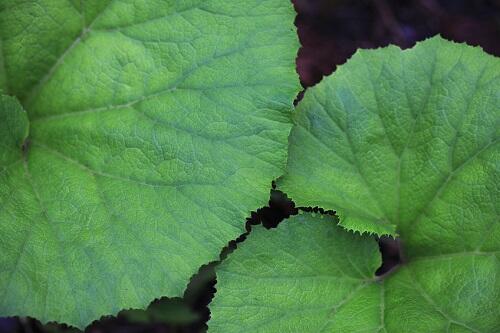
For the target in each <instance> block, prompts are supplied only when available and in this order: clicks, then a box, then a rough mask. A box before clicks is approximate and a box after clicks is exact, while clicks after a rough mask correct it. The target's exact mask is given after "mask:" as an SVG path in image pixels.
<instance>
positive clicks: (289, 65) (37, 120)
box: [0, 0, 299, 327]
mask: <svg viewBox="0 0 500 333" xmlns="http://www.w3.org/2000/svg"><path fill="white" fill-rule="evenodd" d="M293 20H294V11H293V8H292V5H291V3H289V1H287V0H264V1H260V0H259V1H257V0H244V1H237V0H235V1H225V0H208V1H201V0H190V1H167V0H161V1H160V0H151V1H150V0H147V1H143V0H114V1H109V0H108V1H101V0H88V1H73V0H70V1H68V0H30V1H19V0H2V1H1V2H0V43H1V50H2V53H1V56H0V78H1V79H0V90H3V92H4V93H5V94H7V95H13V96H17V97H18V99H19V100H20V102H21V104H22V105H23V107H24V109H25V110H26V112H27V114H28V118H29V121H30V124H29V137H27V138H26V134H27V127H22V126H23V123H24V125H26V126H27V122H26V119H24V121H23V120H22V119H21V118H22V117H23V115H24V117H25V114H24V113H23V111H22V110H21V109H20V106H19V105H18V104H16V102H15V101H14V100H13V99H12V98H11V97H2V99H1V105H0V120H1V121H2V124H1V125H0V142H2V149H7V150H8V152H7V153H4V151H2V152H1V155H0V158H1V160H0V163H1V164H0V165H1V169H0V221H1V223H0V234H1V235H2V240H1V241H0V253H1V256H0V315H30V316H35V317H37V318H39V319H41V320H42V321H47V320H56V321H61V322H65V323H70V324H72V325H76V326H78V327H83V326H85V325H86V324H87V323H89V322H90V321H92V320H94V319H97V318H99V317H100V316H101V315H104V314H110V313H116V312H117V311H119V310H120V309H122V308H129V307H143V306H145V305H146V304H147V303H149V302H150V301H151V300H152V299H154V298H155V297H158V296H164V295H166V296H180V295H182V292H183V290H184V288H185V286H186V285H187V283H188V281H189V278H190V277H191V275H192V274H193V273H195V272H196V271H197V269H198V267H199V266H200V265H201V264H203V263H206V262H208V261H211V260H214V259H216V258H218V254H219V251H220V249H221V248H222V247H223V246H224V245H225V244H227V242H228V241H229V240H231V239H234V238H236V237H237V236H238V235H239V234H240V233H241V232H242V231H243V230H244V219H245V217H246V216H248V215H249V213H250V211H252V210H254V209H257V208H258V207H260V206H262V205H264V204H265V203H266V202H267V200H268V193H269V185H270V183H271V181H272V179H274V178H275V177H277V176H279V175H281V174H282V172H283V168H284V164H285V159H286V139H287V136H288V133H289V130H290V127H291V125H290V124H289V118H288V117H289V111H290V108H291V105H292V101H293V99H294V97H295V95H296V93H297V92H298V90H299V84H298V79H297V75H296V73H295V71H294V68H295V66H294V60H295V56H296V52H297V49H298V42H297V37H296V34H295V29H294V27H293ZM16 117H17V118H16ZM19 117H21V118H19ZM5 119H7V120H8V121H10V125H7V126H5V125H4V123H3V121H4V120H5ZM9 119H10V120H9ZM12 124H18V125H16V126H17V127H16V126H14V125H12ZM13 126H14V127H13ZM13 129H14V130H13ZM5 142H6V143H7V146H8V147H7V148H5V147H4V145H5V144H4V143H5ZM9 145H10V146H9ZM21 146H22V147H21ZM7 150H6V151H7Z"/></svg>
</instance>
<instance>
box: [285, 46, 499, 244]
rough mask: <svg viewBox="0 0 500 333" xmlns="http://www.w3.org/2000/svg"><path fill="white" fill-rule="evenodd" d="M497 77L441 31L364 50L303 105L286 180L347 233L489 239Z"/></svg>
mask: <svg viewBox="0 0 500 333" xmlns="http://www.w3.org/2000/svg"><path fill="white" fill-rule="evenodd" d="M499 74H500V61H499V60H498V59H495V58H494V57H492V56H489V55H487V54H485V53H484V52H483V51H482V50H481V49H479V48H473V47H469V46H467V45H460V44H455V43H452V42H448V41H445V40H443V39H441V38H439V37H436V38H432V39H429V40H426V41H424V42H422V43H418V44H417V45H416V46H415V47H414V48H412V49H409V50H405V51H401V50H400V49H399V48H397V47H395V46H390V47H388V48H384V49H380V50H376V51H370V50H365V51H359V52H357V53H356V54H355V55H354V57H353V58H352V59H351V60H350V61H349V62H348V64H346V65H344V66H341V67H340V68H339V69H338V70H337V71H336V73H334V75H332V76H330V77H328V78H326V79H325V80H324V81H323V82H322V83H320V84H319V85H318V86H316V87H314V88H312V89H310V90H309V91H308V92H307V93H306V95H305V97H304V99H303V100H302V101H301V103H300V105H299V107H298V110H297V112H296V115H295V126H294V128H293V130H292V133H291V136H290V151H289V155H290V156H289V160H288V166H287V171H286V174H285V176H284V177H283V178H282V179H281V181H280V182H279V183H278V187H279V188H280V189H282V190H283V191H285V192H286V193H287V194H288V195H289V196H290V197H291V198H292V199H293V200H294V201H295V202H296V203H297V204H298V205H299V206H320V207H323V208H325V209H333V210H336V211H337V212H338V215H339V217H340V223H341V224H342V225H343V226H345V227H346V228H348V229H353V230H358V231H361V232H365V231H369V232H374V233H378V234H393V235H394V234H395V233H396V229H397V232H399V233H400V234H401V235H404V236H406V237H407V238H408V239H409V238H411V237H414V236H412V235H414V234H415V235H416V234H422V236H420V237H427V238H433V239H435V238H437V237H440V236H441V235H442V229H447V230H448V232H449V233H451V234H452V235H455V236H456V235H460V236H461V237H471V238H472V239H474V240H476V241H479V240H480V239H483V236H484V235H485V234H488V230H489V229H490V228H492V227H493V226H494V224H497V222H498V220H499V219H498V193H499V189H498V178H495V177H497V176H498V170H499V168H500V165H499V160H500V150H499V141H498V138H499V131H500V127H499V119H500V107H499V105H500V93H499V91H500V77H499ZM471 219H472V220H477V221H481V222H480V223H481V226H482V229H481V232H470V230H469V228H468V225H469V223H470V220H471ZM429 224H433V225H435V228H433V229H431V228H430V227H429ZM415 237H417V236H415ZM413 240H415V241H416V239H413V238H412V241H413ZM485 242H486V243H488V240H487V239H485ZM443 247H445V245H443ZM422 250H423V249H422ZM435 251H437V249H436V250H435Z"/></svg>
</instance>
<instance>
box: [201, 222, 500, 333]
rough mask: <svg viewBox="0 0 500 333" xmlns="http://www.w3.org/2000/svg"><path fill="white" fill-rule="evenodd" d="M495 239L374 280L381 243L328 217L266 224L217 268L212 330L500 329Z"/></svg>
mask: <svg viewBox="0 0 500 333" xmlns="http://www.w3.org/2000/svg"><path fill="white" fill-rule="evenodd" d="M477 225H478V224H477V223H475V224H474V226H477ZM476 230H477V229H476ZM497 231H498V229H497ZM494 240H495V241H496V243H495V244H496V246H495V247H494V248H493V249H488V250H487V249H480V250H477V251H469V252H468V251H465V250H463V249H457V250H456V252H449V253H443V254H435V255H433V254H429V255H419V256H415V257H413V258H411V259H409V260H408V262H407V263H405V264H404V265H403V266H401V267H399V268H398V269H397V270H396V271H392V273H391V274H389V275H388V276H386V277H376V276H375V275H374V273H375V270H376V269H377V268H378V267H379V266H380V264H381V260H380V254H379V252H378V247H377V243H376V242H375V240H374V239H373V238H372V237H370V236H367V235H365V236H359V235H355V234H354V233H351V232H348V231H345V230H344V229H342V228H341V227H338V226H336V225H335V223H334V221H332V219H330V218H327V217H324V216H318V217H312V216H311V215H309V214H303V215H299V216H296V217H292V218H290V219H289V220H288V221H285V222H283V223H282V224H280V225H279V226H278V228H277V229H273V230H265V229H264V228H263V227H261V226H259V227H257V228H255V230H252V232H251V234H250V235H249V236H248V238H247V240H246V241H244V242H243V243H242V244H239V245H238V249H237V250H236V251H235V252H234V253H233V254H231V255H230V256H229V258H228V259H227V260H226V261H224V262H223V263H222V264H221V265H220V267H219V268H218V270H217V285H216V288H217V294H216V297H215V299H214V301H213V302H212V304H211V306H210V308H211V312H212V314H211V318H212V319H211V320H210V322H209V323H208V325H209V332H312V333H318V332H338V333H344V332H387V333H413V332H491V333H492V332H498V331H499V330H500V306H499V301H498V300H499V299H500V278H499V277H500V246H499V244H500V237H499V233H498V232H497V233H496V236H495V239H494ZM455 241H456V243H457V246H462V247H463V248H466V247H468V246H470V245H473V244H471V243H472V242H471V241H470V240H468V239H467V238H461V237H460V238H457V239H456V240H455ZM403 244H404V240H403Z"/></svg>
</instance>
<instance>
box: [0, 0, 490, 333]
mask: <svg viewBox="0 0 500 333" xmlns="http://www.w3.org/2000/svg"><path fill="white" fill-rule="evenodd" d="M227 1H231V0H227ZM293 3H294V5H295V8H296V10H297V12H298V15H297V19H296V25H297V28H298V34H299V38H300V41H301V44H302V48H301V49H300V51H299V55H298V58H297V71H298V73H299V75H300V79H301V82H302V85H303V86H304V88H307V87H310V86H312V85H314V84H316V83H318V82H319V81H321V78H322V77H323V76H324V75H328V74H330V73H331V72H333V71H334V70H335V68H336V66H338V65H340V64H343V63H345V62H346V61H347V59H349V58H350V57H351V56H352V54H353V53H354V52H355V50H356V49H357V48H377V47H380V46H386V45H388V44H396V45H399V46H400V47H402V48H408V47H412V46H413V45H414V44H415V42H417V41H419V40H423V39H425V38H427V37H431V36H434V35H436V34H438V33H439V34H441V35H442V36H443V37H444V38H446V39H450V40H454V41H457V42H467V43H468V44H470V45H479V46H481V47H482V48H483V49H484V50H485V51H486V52H488V53H490V54H493V55H496V56H500V43H499V42H498V41H499V38H500V1H497V0H294V1H293ZM299 99H300V96H299ZM309 209H310V208H309ZM316 210H317V209H316ZM296 212H297V209H296V208H295V206H294V204H293V203H292V202H290V201H289V200H287V198H286V197H285V196H284V195H283V194H282V193H280V192H278V191H274V190H273V191H272V192H271V198H270V201H269V206H268V207H263V208H261V209H260V210H258V211H257V212H254V213H252V215H251V217H249V219H248V221H247V230H248V231H249V230H250V228H251V225H253V224H258V223H263V224H264V225H265V226H266V227H269V228H271V227H275V226H276V225H277V223H279V222H280V221H281V220H282V219H283V218H285V217H288V216H289V215H290V214H296ZM323 213H330V214H332V212H323ZM245 237H246V234H244V235H242V236H241V237H240V238H239V239H238V240H236V241H233V242H231V243H230V244H229V245H228V247H227V248H225V249H224V250H223V251H222V253H221V258H224V257H225V256H226V255H227V254H228V253H230V252H231V251H232V250H233V249H234V248H235V246H236V245H235V244H236V243H237V242H240V241H243V240H244V239H245ZM380 248H381V251H382V256H383V261H384V264H383V265H382V267H381V268H380V269H379V271H378V272H377V274H384V273H385V272H387V271H388V270H390V269H391V268H392V267H394V265H396V264H397V263H398V261H399V254H398V246H397V243H395V242H391V241H388V240H385V239H382V240H380ZM215 264H216V263H210V264H208V265H205V266H203V267H201V268H200V271H199V273H198V274H197V275H195V276H194V277H193V278H192V280H191V283H190V284H189V286H188V288H187V290H186V292H185V295H184V297H183V298H182V299H180V298H178V299H167V298H163V299H161V300H155V301H154V302H153V303H151V305H150V306H149V308H148V310H147V311H142V310H133V311H124V312H122V313H120V314H119V315H118V316H117V317H106V318H102V319H101V320H99V321H97V322H94V323H93V324H91V325H90V326H89V327H88V328H87V330H86V331H87V332H88V333H101V332H103V333H104V332H113V333H114V332H116V333H122V332H123V333H139V332H141V333H142V332H153V333H155V332H158V333H159V332H165V333H167V332H168V333H172V332H203V331H204V330H205V329H206V321H207V320H208V318H209V315H210V312H209V310H208V307H207V305H208V304H209V302H210V300H211V299H212V297H213V294H214V291H215V289H214V285H215V275H214V271H213V268H214V266H215ZM16 332H19V333H40V332H47V333H48V332H54V333H56V332H58V333H63V332H64V333H68V332H77V330H74V329H71V328H68V327H66V326H63V325H56V324H49V325H45V326H43V325H41V324H40V323H39V322H38V321H36V320H34V319H31V318H0V333H16Z"/></svg>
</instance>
